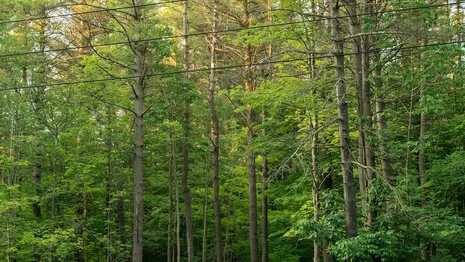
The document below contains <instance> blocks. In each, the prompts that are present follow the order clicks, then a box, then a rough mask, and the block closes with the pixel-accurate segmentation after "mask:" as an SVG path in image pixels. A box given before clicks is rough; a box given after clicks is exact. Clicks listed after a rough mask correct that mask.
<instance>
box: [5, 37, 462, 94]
mask: <svg viewBox="0 0 465 262" xmlns="http://www.w3.org/2000/svg"><path fill="white" fill-rule="evenodd" d="M461 43H465V40H462V41H452V42H440V43H433V44H426V45H414V46H405V47H398V46H391V47H384V48H397V50H410V49H416V48H426V47H434V46H443V45H452V44H461ZM373 52H379V50H370V51H364V52H351V53H344V54H343V55H344V56H349V55H356V54H362V53H373ZM318 54H321V53H318ZM333 57H334V55H333V54H325V55H320V56H315V57H313V59H324V58H333ZM307 60H308V58H295V59H287V60H277V61H266V62H262V63H253V64H250V65H249V66H252V68H253V67H257V66H261V65H264V66H266V65H269V64H280V63H290V62H298V61H307ZM235 68H244V65H243V64H241V65H229V66H220V67H215V68H210V67H208V68H199V69H191V70H178V71H172V72H163V73H153V74H145V75H142V76H124V77H112V78H100V79H89V80H81V81H70V82H61V83H50V84H43V85H32V86H20V87H11V88H1V89H0V91H12V90H23V89H34V88H47V87H56V86H70V85H78V84H86V83H100V82H109V81H118V80H129V79H137V78H139V77H156V76H169V75H178V74H184V73H196V72H209V71H210V70H212V69H213V70H228V69H235ZM252 68H249V69H248V70H250V69H252Z"/></svg>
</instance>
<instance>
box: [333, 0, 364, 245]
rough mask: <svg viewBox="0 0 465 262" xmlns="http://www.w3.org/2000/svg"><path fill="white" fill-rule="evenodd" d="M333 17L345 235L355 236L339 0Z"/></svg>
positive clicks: (354, 202)
mask: <svg viewBox="0 0 465 262" xmlns="http://www.w3.org/2000/svg"><path fill="white" fill-rule="evenodd" d="M331 14H332V17H333V21H332V28H331V35H332V38H333V41H334V45H333V53H334V63H335V73H336V80H337V84H336V93H337V94H336V95H337V104H338V116H339V138H340V147H341V168H342V177H343V183H344V203H345V222H346V235H347V237H356V236H357V234H358V231H357V210H356V199H355V185H354V175H353V168H352V163H351V156H350V136H349V122H348V120H349V113H348V108H347V101H346V85H345V75H344V54H343V52H344V47H343V40H342V39H341V35H340V32H341V29H340V21H339V19H338V17H339V1H338V0H331Z"/></svg>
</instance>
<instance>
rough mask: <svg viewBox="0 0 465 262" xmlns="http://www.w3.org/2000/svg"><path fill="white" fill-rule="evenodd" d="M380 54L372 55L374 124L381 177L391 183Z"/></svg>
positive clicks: (391, 170) (391, 172)
mask: <svg viewBox="0 0 465 262" xmlns="http://www.w3.org/2000/svg"><path fill="white" fill-rule="evenodd" d="M380 60H381V59H380V53H379V52H375V54H374V64H375V68H374V71H373V78H374V84H375V89H376V90H377V93H378V95H377V97H376V123H377V126H378V133H379V140H380V142H379V151H380V155H379V158H380V159H381V168H382V170H383V176H384V177H385V179H386V180H387V181H389V182H391V183H392V181H393V177H394V171H393V169H392V167H391V161H390V159H389V151H388V148H387V146H386V140H387V137H386V129H387V122H386V117H385V116H384V109H385V102H384V90H383V80H382V79H381V70H382V65H381V64H380Z"/></svg>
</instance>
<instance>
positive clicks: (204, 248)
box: [202, 185, 208, 262]
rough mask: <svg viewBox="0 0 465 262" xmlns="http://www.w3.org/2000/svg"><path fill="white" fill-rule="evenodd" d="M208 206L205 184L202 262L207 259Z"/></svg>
mask: <svg viewBox="0 0 465 262" xmlns="http://www.w3.org/2000/svg"><path fill="white" fill-rule="evenodd" d="M207 206H208V186H207V185H205V195H204V203H203V214H202V219H203V236H202V262H206V261H207V229H208V227H207Z"/></svg>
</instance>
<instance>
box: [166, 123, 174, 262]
mask: <svg viewBox="0 0 465 262" xmlns="http://www.w3.org/2000/svg"><path fill="white" fill-rule="evenodd" d="M168 150H169V163H168V250H167V256H168V259H167V261H168V262H172V261H173V262H174V260H173V255H174V252H173V250H174V248H173V239H172V237H173V185H174V172H175V167H174V157H175V156H174V142H173V131H172V129H170V131H169V148H168Z"/></svg>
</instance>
